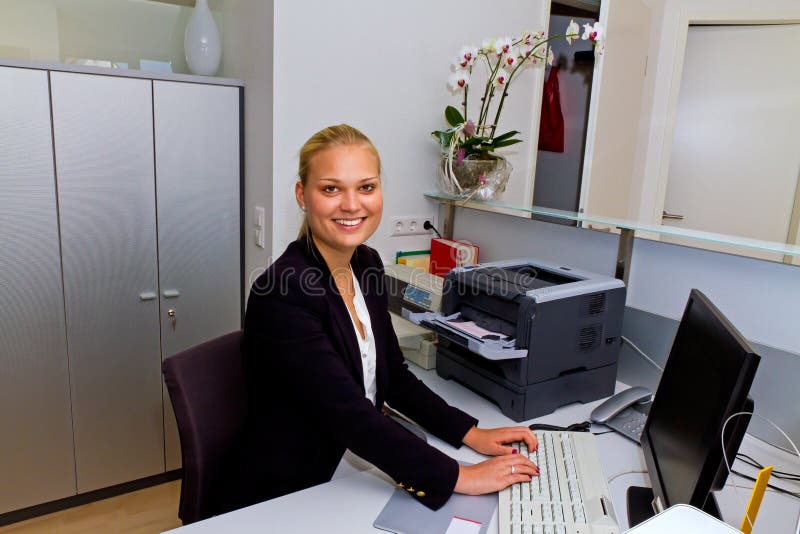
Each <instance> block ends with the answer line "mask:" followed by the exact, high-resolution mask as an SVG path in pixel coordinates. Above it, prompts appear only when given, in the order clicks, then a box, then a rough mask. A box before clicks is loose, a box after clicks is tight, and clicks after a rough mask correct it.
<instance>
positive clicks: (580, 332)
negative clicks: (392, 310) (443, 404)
mask: <svg viewBox="0 0 800 534" xmlns="http://www.w3.org/2000/svg"><path fill="white" fill-rule="evenodd" d="M624 307H625V284H624V283H623V282H622V281H621V280H618V279H616V278H611V277H608V276H603V275H599V274H595V273H590V272H587V271H583V270H580V269H575V268H572V267H566V266H563V265H557V264H553V263H548V262H544V261H539V260H536V259H523V260H509V261H500V262H492V263H483V264H479V265H474V266H468V267H460V268H456V269H453V270H452V271H450V273H448V274H447V276H446V277H445V280H444V286H443V296H442V306H441V311H440V312H430V311H426V312H416V313H415V312H413V311H411V310H410V309H403V310H402V315H403V316H404V317H406V318H407V319H409V320H410V321H412V322H414V323H416V324H419V325H422V326H425V327H426V328H429V329H431V330H433V331H435V332H436V333H437V334H438V339H439V342H438V347H437V351H436V372H437V374H438V375H439V376H441V377H443V378H446V379H454V380H456V381H458V382H459V383H461V384H463V385H464V386H466V387H468V388H470V389H472V390H474V391H476V392H477V393H479V394H481V395H483V396H484V397H486V398H488V399H490V400H491V401H493V402H494V403H496V404H497V405H498V406H499V407H500V410H501V411H502V412H503V413H504V414H505V415H506V416H508V417H510V418H511V419H513V420H514V421H518V422H519V421H525V420H528V419H532V418H534V417H538V416H541V415H545V414H548V413H551V412H553V411H554V410H555V409H556V408H558V407H559V406H563V405H565V404H570V403H573V402H583V403H585V402H590V401H593V400H596V399H599V398H602V397H607V396H609V395H611V394H613V393H614V386H615V383H616V377H617V360H618V357H619V350H620V344H621V334H622V314H623V310H624Z"/></svg>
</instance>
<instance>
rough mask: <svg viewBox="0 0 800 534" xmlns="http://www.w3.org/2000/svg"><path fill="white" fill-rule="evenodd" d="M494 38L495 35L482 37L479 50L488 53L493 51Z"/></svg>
mask: <svg viewBox="0 0 800 534" xmlns="http://www.w3.org/2000/svg"><path fill="white" fill-rule="evenodd" d="M496 40H497V38H496V37H487V38H486V39H484V40H483V42H482V43H481V52H486V53H487V54H488V53H489V52H492V51H494V42H495V41H496Z"/></svg>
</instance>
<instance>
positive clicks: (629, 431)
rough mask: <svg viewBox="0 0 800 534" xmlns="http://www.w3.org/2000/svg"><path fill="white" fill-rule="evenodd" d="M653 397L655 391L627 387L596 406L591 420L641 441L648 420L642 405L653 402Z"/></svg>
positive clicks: (637, 441)
mask: <svg viewBox="0 0 800 534" xmlns="http://www.w3.org/2000/svg"><path fill="white" fill-rule="evenodd" d="M652 397H653V392H652V391H650V390H649V389H647V388H645V387H642V386H635V387H632V388H630V389H626V390H625V391H622V392H620V393H617V394H616V395H614V396H613V397H611V398H610V399H608V400H607V401H605V402H604V403H602V404H601V405H600V406H598V407H597V408H595V409H594V410H593V411H592V415H591V420H592V422H593V423H600V424H603V425H606V426H607V427H609V428H611V429H613V430H616V431H617V432H619V433H620V434H622V435H623V436H625V437H627V438H629V439H632V440H633V441H635V442H636V443H639V442H640V438H641V436H642V430H643V429H644V422H645V421H646V420H647V414H646V413H645V412H644V411H642V409H641V406H643V405H645V404H648V403H649V402H651V401H652Z"/></svg>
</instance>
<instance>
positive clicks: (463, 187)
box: [436, 155, 513, 201]
mask: <svg viewBox="0 0 800 534" xmlns="http://www.w3.org/2000/svg"><path fill="white" fill-rule="evenodd" d="M512 170H513V167H512V166H511V164H510V163H509V162H508V161H507V160H506V159H505V158H503V157H500V156H496V157H494V158H491V159H478V158H472V157H470V156H468V157H466V158H464V159H463V160H462V161H461V162H460V163H459V162H458V161H456V160H455V159H453V160H452V161H451V160H450V158H449V156H448V155H444V156H443V157H442V163H441V165H439V172H438V173H437V180H436V185H437V187H438V188H439V190H440V191H441V192H442V193H445V194H447V195H453V196H458V197H461V198H474V199H476V200H484V201H487V200H497V199H498V198H499V197H500V195H501V194H502V193H503V191H505V190H506V182H508V178H509V177H510V176H511V171H512Z"/></svg>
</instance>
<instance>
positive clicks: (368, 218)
mask: <svg viewBox="0 0 800 534" xmlns="http://www.w3.org/2000/svg"><path fill="white" fill-rule="evenodd" d="M309 163H310V164H309V168H308V174H307V179H306V183H305V185H303V184H302V183H301V182H297V184H296V185H295V196H296V197H297V203H298V205H300V207H301V208H305V211H306V217H307V220H308V225H309V227H310V228H311V235H312V236H313V239H314V244H315V245H316V246H317V248H318V249H319V250H320V252H321V253H322V255H323V257H325V258H326V260H327V261H330V259H331V258H332V255H336V256H340V255H341V256H342V257H346V258H347V261H349V258H350V256H351V255H352V254H353V251H354V250H355V249H356V247H357V246H359V245H360V244H362V243H364V241H366V240H367V238H368V237H369V236H371V235H372V234H373V232H375V230H376V229H377V228H378V224H379V223H380V222H381V214H382V213H383V193H382V191H381V179H380V165H379V163H378V159H377V158H376V157H375V153H374V152H373V149H372V148H371V147H369V146H367V145H364V144H354V145H340V146H334V147H331V148H327V149H325V150H322V151H320V152H318V153H317V154H315V155H314V156H313V157H312V159H311V160H310V162H309Z"/></svg>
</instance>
